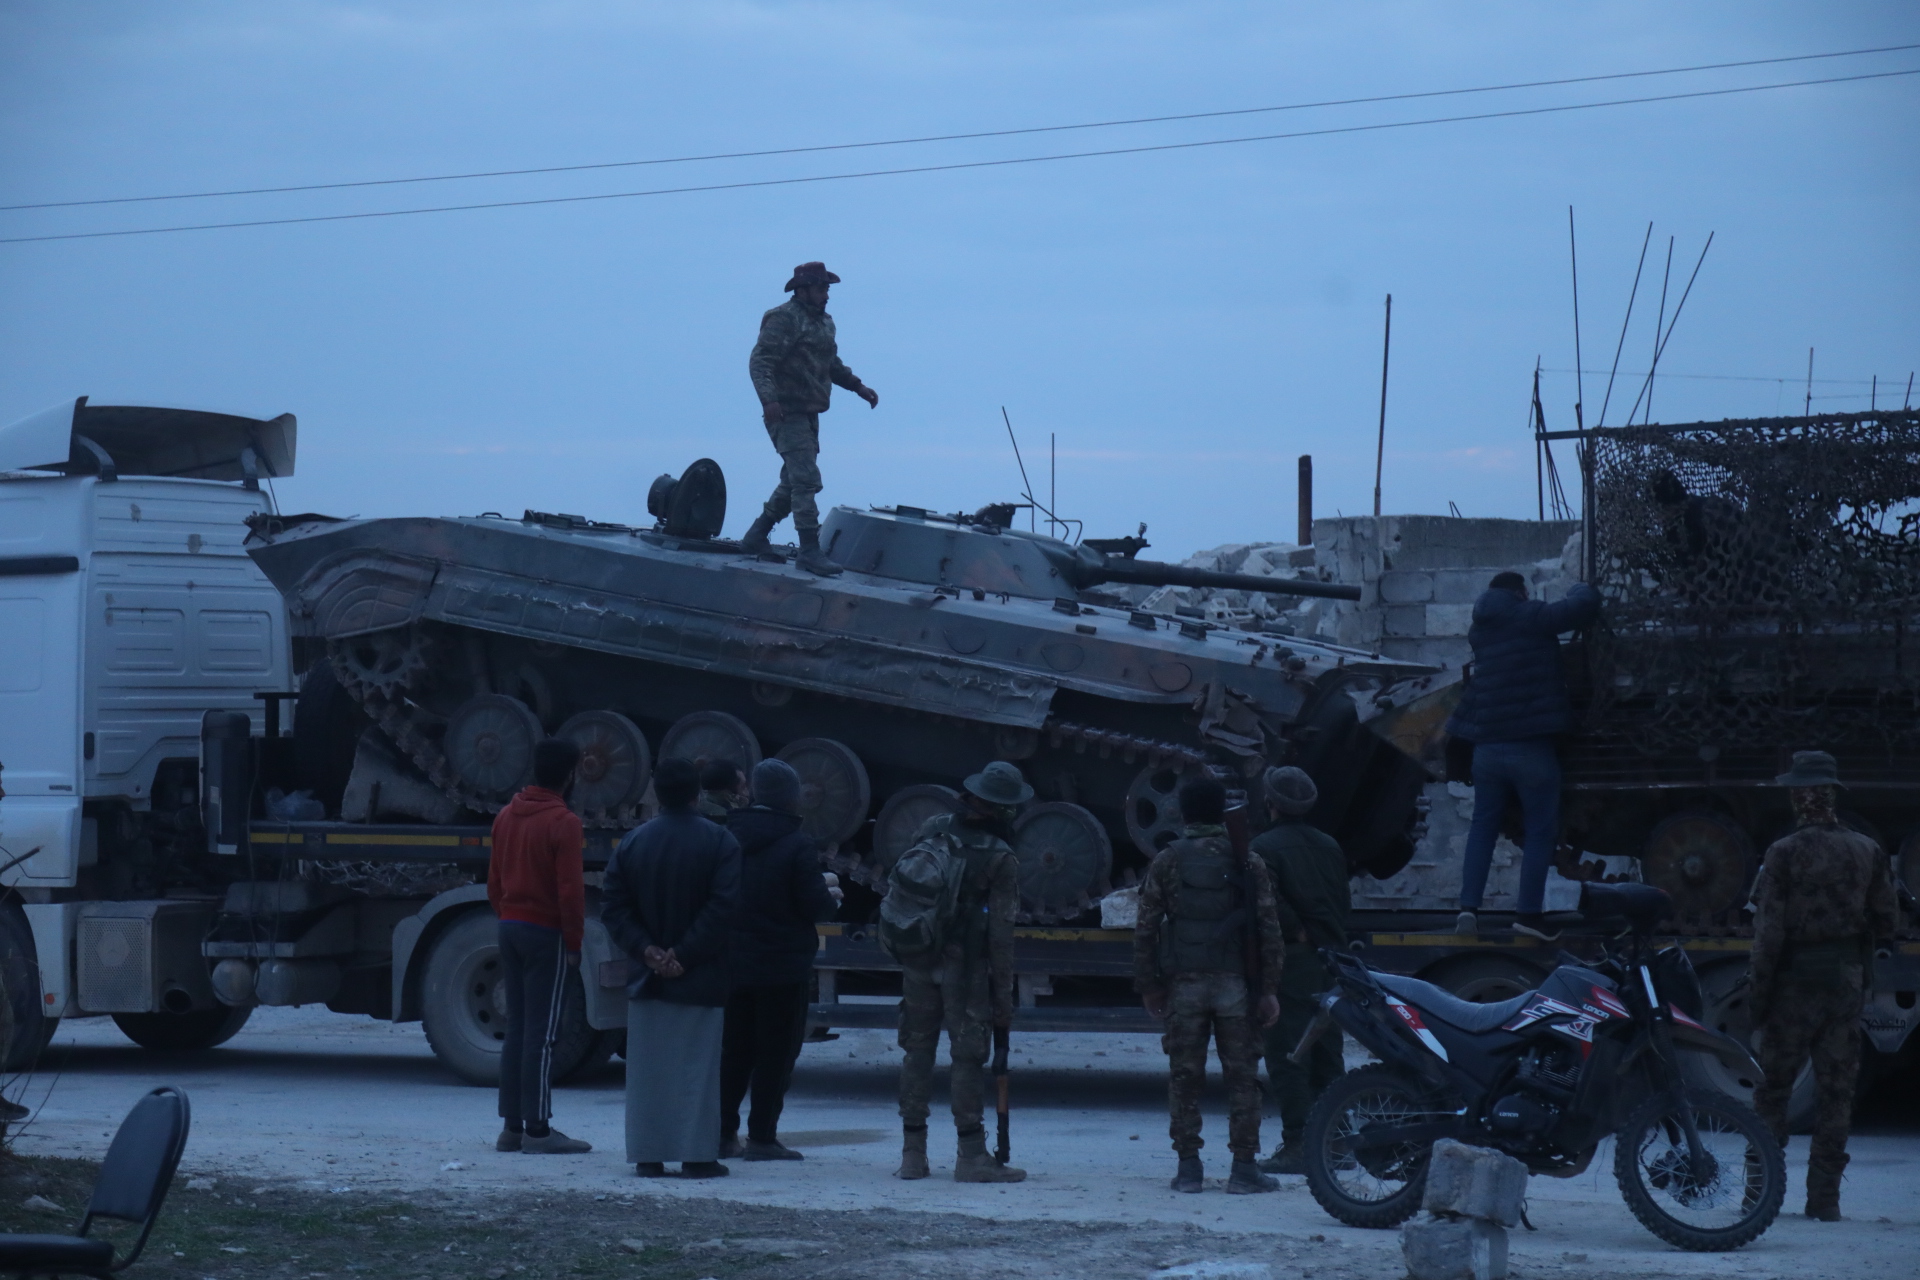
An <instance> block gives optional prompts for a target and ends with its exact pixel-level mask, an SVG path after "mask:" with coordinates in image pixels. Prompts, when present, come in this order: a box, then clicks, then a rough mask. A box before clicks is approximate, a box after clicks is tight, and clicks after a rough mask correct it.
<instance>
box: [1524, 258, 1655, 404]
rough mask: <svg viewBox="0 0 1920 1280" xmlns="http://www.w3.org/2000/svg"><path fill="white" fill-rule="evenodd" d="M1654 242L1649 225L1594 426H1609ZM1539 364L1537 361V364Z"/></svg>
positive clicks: (1635, 269) (1614, 345) (1634, 272)
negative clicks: (1630, 327)
mask: <svg viewBox="0 0 1920 1280" xmlns="http://www.w3.org/2000/svg"><path fill="white" fill-rule="evenodd" d="M1652 240H1653V224H1652V223H1651V222H1649V223H1648V224H1647V234H1646V235H1644V236H1642V237H1641V238H1640V262H1639V264H1638V265H1636V266H1635V267H1634V269H1633V288H1632V290H1631V291H1629V292H1628V294H1627V314H1626V315H1625V316H1623V317H1621V320H1620V341H1618V342H1616V343H1614V344H1613V368H1611V369H1609V370H1607V394H1606V395H1605V396H1603V397H1602V398H1601V400H1600V420H1599V421H1598V422H1596V423H1594V424H1593V425H1594V426H1596V427H1604V426H1606V425H1607V406H1608V405H1610V404H1612V403H1613V379H1614V375H1615V374H1617V373H1619V372H1620V352H1621V351H1622V350H1623V349H1624V348H1625V347H1626V345H1627V325H1628V324H1630V323H1632V321H1633V300H1634V299H1635V298H1638V297H1639V296H1640V273H1641V272H1642V271H1643V270H1645V269H1646V265H1647V245H1648V244H1649V243H1651V242H1652ZM1538 363H1539V362H1538V361H1537V360H1536V361H1535V364H1538Z"/></svg>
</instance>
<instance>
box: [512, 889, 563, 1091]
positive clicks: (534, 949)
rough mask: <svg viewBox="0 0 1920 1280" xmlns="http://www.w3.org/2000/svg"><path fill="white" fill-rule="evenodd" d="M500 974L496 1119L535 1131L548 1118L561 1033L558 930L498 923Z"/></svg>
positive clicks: (531, 925)
mask: <svg viewBox="0 0 1920 1280" xmlns="http://www.w3.org/2000/svg"><path fill="white" fill-rule="evenodd" d="M500 973H501V978H502V981H503V982H504V983H505V986H506V995H507V1038H506V1043H504V1044H502V1045H501V1046H500V1118H501V1119H503V1120H505V1121H506V1122H507V1127H508V1128H510V1129H518V1128H521V1127H522V1126H524V1125H533V1126H534V1127H535V1128H539V1127H540V1126H542V1125H545V1124H546V1123H547V1121H548V1120H550V1119H551V1118H552V1117H553V1099H552V1097H551V1087H550V1085H549V1083H548V1082H549V1079H550V1077H551V1076H552V1074H553V1041H554V1037H555V1036H556V1035H558V1033H559V1031H560V1005H561V999H560V991H561V988H560V984H561V983H562V982H564V981H565V980H566V975H567V966H566V965H565V964H564V963H563V958H562V955H561V938H560V931H559V930H558V929H549V928H546V927H545V926H544V925H537V924H526V923H524V922H522V921H519V920H502V921H501V922H500Z"/></svg>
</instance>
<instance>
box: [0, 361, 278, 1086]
mask: <svg viewBox="0 0 1920 1280" xmlns="http://www.w3.org/2000/svg"><path fill="white" fill-rule="evenodd" d="M294 445H295V421H294V418H293V416H292V415H291V414H283V415H281V416H279V417H277V418H271V419H259V418H246V417H238V416H234V415H229V414H220V413H207V412H201V411H196V410H185V409H159V408H142V407H125V406H96V405H90V404H88V403H87V400H86V397H84V396H83V397H80V398H79V399H77V400H74V401H71V402H66V403H62V404H60V405H57V406H55V407H54V408H52V409H49V410H46V411H45V412H43V413H38V414H35V415H33V416H32V417H29V418H25V419H22V420H21V421H18V422H15V423H13V424H12V425H10V426H6V427H0V767H4V769H5V773H4V775H0V783H3V784H4V786H5V789H6V798H5V799H4V800H0V884H3V885H9V886H13V887H14V888H15V889H16V890H17V891H18V898H19V900H21V901H22V902H23V903H24V916H25V922H26V923H27V924H28V925H29V927H30V929H31V936H30V938H21V937H17V936H15V935H17V934H18V933H19V929H18V927H17V923H18V922H17V921H16V919H15V917H14V916H13V915H12V913H13V912H14V911H18V910H20V909H21V908H19V907H8V908H5V909H0V959H9V960H10V959H11V958H12V957H14V956H16V955H18V954H19V953H20V952H21V950H22V949H23V948H25V947H27V946H31V949H32V958H33V959H35V960H36V961H37V968H38V971H39V975H40V979H39V987H40V990H39V991H37V992H31V993H30V995H31V1007H30V1008H24V1009H23V1008H22V1007H21V1006H22V1005H25V1004H28V1003H29V1002H28V1001H27V1000H24V999H22V998H21V994H20V993H13V995H14V999H13V1003H14V1012H15V1020H14V1021H15V1025H16V1027H17V1028H19V1029H20V1034H16V1037H15V1039H16V1042H21V1041H27V1040H29V1039H30V1038H31V1037H30V1036H29V1035H27V1034H25V1033H26V1032H27V1031H28V1030H29V1026H28V1025H27V1024H31V1023H34V1022H36V1020H46V1023H45V1027H44V1028H43V1030H44V1031H45V1033H47V1034H50V1032H51V1020H52V1019H55V1018H58V1017H60V1016H61V1015H63V1014H68V1013H80V1012H102V1013H119V1012H127V1013H149V1012H161V1011H166V1010H170V1011H174V1012H181V1011H183V1010H182V1009H181V1008H180V1006H181V1005H182V1003H183V1001H184V1002H185V1003H188V1004H190V1005H191V1006H192V1007H194V1008H206V1009H212V1008H213V1007H214V1006H213V1004H212V1001H211V999H210V997H205V996H203V993H202V992H201V991H200V990H199V988H200V987H204V985H205V983H204V977H202V978H201V980H200V981H199V982H198V983H194V982H192V981H190V980H189V981H188V983H187V987H183V988H181V989H182V990H187V988H188V987H190V988H192V989H191V990H189V991H187V994H186V995H185V996H184V997H182V996H173V997H172V998H171V999H168V992H167V991H165V990H161V989H159V988H160V986H161V983H162V982H163V980H164V975H163V974H161V973H160V972H157V971H155V966H156V965H157V966H158V967H159V968H162V969H164V968H166V967H167V965H168V964H169V963H171V961H170V959H169V958H168V957H164V956H153V955H151V954H150V955H149V956H148V959H149V961H151V963H149V964H147V965H144V966H141V967H140V971H139V972H137V973H128V972H117V973H110V972H108V970H112V969H116V968H123V967H124V966H113V965H104V966H103V965H102V964H99V963H95V962H97V961H100V960H103V959H111V958H113V956H114V955H116V954H118V952H119V951H120V950H121V949H122V947H123V945H129V944H137V942H138V941H139V939H138V938H135V937H133V936H131V935H129V936H127V937H121V935H122V934H126V933H127V930H126V929H120V930H119V931H118V932H117V933H116V932H115V930H114V929H113V928H111V927H109V925H108V923H107V922H108V921H110V920H111V919H113V918H116V917H115V915H114V913H115V912H116V911H118V912H119V913H120V915H122V916H127V917H128V918H132V917H133V916H134V915H136V914H138V912H144V913H145V916H146V917H147V918H148V919H149V921H150V928H149V932H152V930H154V929H159V928H160V927H161V926H160V925H159V923H158V922H159V921H160V920H161V919H162V918H163V917H165V916H167V915H168V914H169V912H168V910H167V909H166V908H163V907H154V906H151V905H149V906H145V907H139V906H138V904H139V903H140V902H141V901H142V900H143V899H144V900H147V901H148V902H150V903H164V902H167V901H170V900H184V899H183V898H182V897H181V893H180V890H179V887H178V886H177V885H173V886H166V885H162V884H160V883H159V882H157V881H155V880H154V879H152V878H151V877H147V876H143V875H142V874H141V871H140V867H141V862H140V857H141V856H145V857H148V858H149V859H151V858H152V857H153V856H154V851H153V850H152V849H151V848H149V847H148V846H151V845H153V844H154V843H155V840H156V836H159V835H161V834H162V831H161V829H162V828H165V827H166V826H167V824H168V823H169V822H171V821H173V819H174V818H175V815H184V814H185V813H188V812H197V806H198V803H199V798H198V797H199V784H198V767H199V766H198V757H199V750H200V724H201V717H202V715H203V713H205V712H206V711H208V710H230V711H237V712H242V713H245V714H247V715H249V716H250V717H253V718H254V719H255V720H256V722H258V721H259V720H260V719H261V718H262V717H263V715H264V711H263V707H262V704H261V703H260V702H259V701H258V700H257V699H256V698H255V697H254V693H255V691H256V690H261V689H286V688H288V683H287V682H288V680H289V678H290V677H289V671H290V665H291V661H290V659H291V654H290V645H289V639H288V632H287V624H286V614H285V608H284V606H283V605H282V603H281V599H280V594H279V593H278V592H277V591H276V590H274V588H273V586H272V584H271V583H269V582H268V581H267V579H266V577H265V575H263V574H262V573H261V572H260V570H259V569H258V568H257V567H256V566H255V565H254V563H253V561H252V560H251V559H249V558H248V557H247V555H246V553H245V551H244V550H243V547H242V544H243V542H244V540H245V538H246V536H247V532H248V530H247V526H246V524H245V521H246V520H247V518H248V517H249V516H255V515H259V514H261V513H266V512H270V511H271V502H270V494H269V493H267V492H262V491H261V488H260V481H261V480H262V479H269V478H271V477H274V476H286V475H290V474H292V472H293V461H294ZM103 841H107V842H110V843H113V842H118V844H121V845H129V846H131V847H132V848H131V852H132V854H133V855H134V856H130V857H125V858H121V859H117V860H112V862H113V865H111V866H103V865H102V860H101V857H100V850H101V847H102V842H103ZM142 842H145V845H142ZM169 894H172V895H174V897H173V898H171V899H170V898H169V896H168V895H169ZM136 907H138V912H136V911H134V910H133V909H134V908H136ZM188 914H190V915H191V914H194V913H193V912H189V913H188ZM90 918H98V919H99V920H100V922H101V925H100V927H99V928H98V929H95V930H93V932H95V933H98V934H99V935H100V941H101V943H102V948H101V949H102V951H103V954H101V955H92V956H90V955H88V954H87V952H86V949H85V948H84V947H82V948H81V949H80V953H79V954H78V955H77V956H76V950H75V943H76V940H77V939H78V938H79V935H80V934H81V933H83V932H87V928H86V921H87V920H88V919H90ZM162 931H163V932H164V931H165V930H162ZM176 931H177V930H176ZM135 932H137V931H135ZM110 935H111V937H110ZM111 938H119V939H120V940H119V941H112V940H111ZM193 943H194V946H193V947H192V949H191V950H192V959H193V961H194V964H193V967H194V968H196V969H198V968H203V967H204V966H203V965H201V964H200V963H199V960H200V958H199V955H198V938H197V937H196V938H194V939H193ZM182 961H183V962H184V957H183V958H182ZM76 971H77V972H76ZM142 975H144V976H142ZM90 979H93V980H94V981H91V982H90ZM18 985H22V984H19V983H15V982H9V983H8V986H9V990H10V992H11V989H12V988H13V987H15V986H18ZM90 987H94V988H100V989H98V990H94V989H90ZM23 1015H25V1016H23ZM37 1047H38V1046H37V1045H35V1046H34V1048H35V1049H36V1050H37ZM8 1056H9V1058H15V1057H17V1056H18V1055H17V1053H10V1054H9V1055H8ZM7 1065H8V1066H9V1067H12V1066H14V1063H12V1062H9V1063H8V1064H7Z"/></svg>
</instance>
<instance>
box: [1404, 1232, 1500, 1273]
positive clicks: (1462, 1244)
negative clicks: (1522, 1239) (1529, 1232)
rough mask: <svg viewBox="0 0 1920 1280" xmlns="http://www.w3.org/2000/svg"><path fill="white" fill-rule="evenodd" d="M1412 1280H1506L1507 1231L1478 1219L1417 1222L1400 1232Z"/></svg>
mask: <svg viewBox="0 0 1920 1280" xmlns="http://www.w3.org/2000/svg"><path fill="white" fill-rule="evenodd" d="M1400 1249H1401V1252H1402V1253H1403V1254H1404V1255H1405V1256H1406V1260H1407V1275H1408V1276H1409V1277H1411V1280H1506V1275H1507V1230H1506V1228H1505V1227H1502V1226H1500V1225H1498V1224H1497V1223H1492V1222H1482V1221H1480V1220H1479V1219H1478V1218H1418V1219H1415V1220H1414V1221H1412V1222H1409V1223H1407V1224H1406V1225H1405V1226H1403V1227H1401V1228H1400Z"/></svg>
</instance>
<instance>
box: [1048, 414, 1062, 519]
mask: <svg viewBox="0 0 1920 1280" xmlns="http://www.w3.org/2000/svg"><path fill="white" fill-rule="evenodd" d="M1058 439H1059V437H1058V436H1057V435H1056V434H1055V433H1054V432H1052V431H1049V432H1047V508H1048V509H1047V532H1048V533H1052V532H1053V526H1054V525H1055V524H1056V523H1057V522H1056V521H1055V520H1054V518H1053V513H1054V512H1055V511H1058V510H1059V509H1060V463H1059V448H1058Z"/></svg>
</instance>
